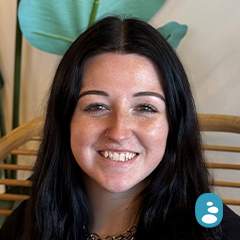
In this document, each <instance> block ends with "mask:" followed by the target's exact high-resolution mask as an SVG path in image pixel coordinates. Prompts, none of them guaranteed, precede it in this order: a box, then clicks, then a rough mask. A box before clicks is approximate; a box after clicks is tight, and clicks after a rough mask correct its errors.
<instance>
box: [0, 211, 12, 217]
mask: <svg viewBox="0 0 240 240" xmlns="http://www.w3.org/2000/svg"><path fill="white" fill-rule="evenodd" d="M11 213H12V210H5V209H0V215H5V216H9V215H10V214H11Z"/></svg>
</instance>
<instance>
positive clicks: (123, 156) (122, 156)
mask: <svg viewBox="0 0 240 240" xmlns="http://www.w3.org/2000/svg"><path fill="white" fill-rule="evenodd" d="M124 160H125V154H124V153H121V154H120V156H119V161H124Z"/></svg>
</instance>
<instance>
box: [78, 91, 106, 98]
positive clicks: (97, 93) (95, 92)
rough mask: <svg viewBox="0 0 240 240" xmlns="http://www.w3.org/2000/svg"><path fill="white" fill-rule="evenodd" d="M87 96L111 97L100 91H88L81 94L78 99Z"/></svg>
mask: <svg viewBox="0 0 240 240" xmlns="http://www.w3.org/2000/svg"><path fill="white" fill-rule="evenodd" d="M86 95H101V96H105V97H109V95H108V94H107V93H106V92H104V91H98V90H89V91H86V92H83V93H81V94H80V95H79V96H78V99H79V98H81V97H84V96H86Z"/></svg>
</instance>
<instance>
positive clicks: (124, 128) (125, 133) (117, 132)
mask: <svg viewBox="0 0 240 240" xmlns="http://www.w3.org/2000/svg"><path fill="white" fill-rule="evenodd" d="M130 122H131V118H130V116H129V115H128V114H122V113H115V114H113V115H112V116H111V117H110V118H109V124H108V128H107V130H106V133H105V137H106V138H107V139H108V140H112V141H114V142H122V141H124V140H128V139H129V138H131V137H132V135H133V131H132V128H131V125H132V124H131V123H130Z"/></svg>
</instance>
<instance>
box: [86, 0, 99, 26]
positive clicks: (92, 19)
mask: <svg viewBox="0 0 240 240" xmlns="http://www.w3.org/2000/svg"><path fill="white" fill-rule="evenodd" d="M98 7H99V0H94V3H93V7H92V12H91V16H90V19H89V23H88V28H90V27H91V26H92V25H93V23H94V22H95V20H96V16H97V11H98Z"/></svg>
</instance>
